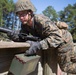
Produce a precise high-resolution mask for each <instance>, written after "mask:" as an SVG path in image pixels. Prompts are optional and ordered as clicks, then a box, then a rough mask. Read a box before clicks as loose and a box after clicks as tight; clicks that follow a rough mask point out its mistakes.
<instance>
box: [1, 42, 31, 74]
mask: <svg viewBox="0 0 76 75" xmlns="http://www.w3.org/2000/svg"><path fill="white" fill-rule="evenodd" d="M29 47H30V45H29V44H28V43H17V42H4V41H1V42H0V73H2V72H5V71H8V70H9V67H10V64H11V61H12V59H13V57H14V55H15V54H19V53H24V52H25V51H26V50H27V49H28V48H29Z"/></svg>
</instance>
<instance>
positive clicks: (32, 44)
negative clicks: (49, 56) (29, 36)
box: [25, 41, 41, 56]
mask: <svg viewBox="0 0 76 75" xmlns="http://www.w3.org/2000/svg"><path fill="white" fill-rule="evenodd" d="M26 42H27V43H29V44H30V48H29V50H27V51H26V52H25V55H26V56H31V55H36V52H37V51H38V50H40V49H41V45H40V43H39V42H38V41H37V42H34V41H26Z"/></svg>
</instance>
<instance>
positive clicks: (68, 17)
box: [59, 3, 76, 39]
mask: <svg viewBox="0 0 76 75" xmlns="http://www.w3.org/2000/svg"><path fill="white" fill-rule="evenodd" d="M59 16H60V20H61V21H65V22H66V23H67V24H68V25H69V30H70V32H71V33H72V35H73V38H74V39H76V3H75V4H73V5H71V4H68V6H67V7H65V8H64V11H60V12H59Z"/></svg>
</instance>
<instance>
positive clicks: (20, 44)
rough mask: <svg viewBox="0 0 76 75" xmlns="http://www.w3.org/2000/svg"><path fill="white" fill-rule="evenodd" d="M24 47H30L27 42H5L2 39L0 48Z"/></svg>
mask: <svg viewBox="0 0 76 75" xmlns="http://www.w3.org/2000/svg"><path fill="white" fill-rule="evenodd" d="M22 47H25V48H27V47H30V45H29V44H28V43H25V42H5V41H0V49H2V48H22Z"/></svg>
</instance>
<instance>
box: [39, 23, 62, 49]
mask: <svg viewBox="0 0 76 75" xmlns="http://www.w3.org/2000/svg"><path fill="white" fill-rule="evenodd" d="M43 29H44V30H43V32H44V33H43V34H45V35H47V34H48V35H47V37H46V38H45V39H43V40H41V41H40V44H41V47H42V49H48V48H51V47H52V48H56V47H58V46H59V45H60V44H61V43H62V42H63V39H62V31H61V30H60V29H58V28H57V27H56V26H55V24H53V23H52V24H51V23H49V22H47V23H45V25H44V28H43Z"/></svg>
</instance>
